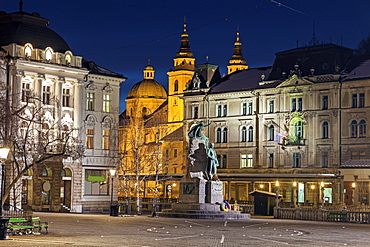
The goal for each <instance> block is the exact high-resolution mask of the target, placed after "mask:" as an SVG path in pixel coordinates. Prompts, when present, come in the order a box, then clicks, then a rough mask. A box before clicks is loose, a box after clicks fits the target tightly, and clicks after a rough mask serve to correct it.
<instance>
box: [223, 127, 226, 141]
mask: <svg viewBox="0 0 370 247" xmlns="http://www.w3.org/2000/svg"><path fill="white" fill-rule="evenodd" d="M222 142H224V143H226V142H227V128H226V127H225V128H224V129H223V130H222Z"/></svg>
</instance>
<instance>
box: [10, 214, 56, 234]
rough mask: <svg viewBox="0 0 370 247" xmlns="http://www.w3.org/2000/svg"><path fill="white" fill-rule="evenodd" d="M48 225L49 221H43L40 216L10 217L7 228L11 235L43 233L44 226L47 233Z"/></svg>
mask: <svg viewBox="0 0 370 247" xmlns="http://www.w3.org/2000/svg"><path fill="white" fill-rule="evenodd" d="M48 227H49V225H48V223H47V222H41V220H40V217H32V218H31V217H27V218H9V221H8V225H7V230H8V233H9V234H11V235H23V234H26V235H28V234H36V233H41V231H42V228H44V229H45V231H46V232H45V234H47V233H48Z"/></svg>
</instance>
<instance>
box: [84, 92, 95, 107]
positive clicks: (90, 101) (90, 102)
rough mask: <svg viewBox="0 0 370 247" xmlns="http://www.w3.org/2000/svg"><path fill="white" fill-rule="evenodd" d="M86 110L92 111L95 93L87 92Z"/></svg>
mask: <svg viewBox="0 0 370 247" xmlns="http://www.w3.org/2000/svg"><path fill="white" fill-rule="evenodd" d="M86 97H87V104H86V106H87V110H88V111H94V108H95V107H94V105H95V93H87V96H86Z"/></svg>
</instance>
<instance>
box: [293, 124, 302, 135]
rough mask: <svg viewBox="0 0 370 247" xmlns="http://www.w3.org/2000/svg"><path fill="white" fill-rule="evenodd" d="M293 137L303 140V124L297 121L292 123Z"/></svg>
mask: <svg viewBox="0 0 370 247" xmlns="http://www.w3.org/2000/svg"><path fill="white" fill-rule="evenodd" d="M294 135H295V136H296V137H298V138H303V123H302V121H297V122H295V123H294Z"/></svg>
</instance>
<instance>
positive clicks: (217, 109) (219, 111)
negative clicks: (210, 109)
mask: <svg viewBox="0 0 370 247" xmlns="http://www.w3.org/2000/svg"><path fill="white" fill-rule="evenodd" d="M221 110H222V106H221V105H217V106H216V116H217V117H221Z"/></svg>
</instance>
